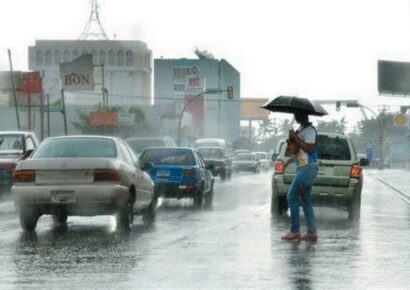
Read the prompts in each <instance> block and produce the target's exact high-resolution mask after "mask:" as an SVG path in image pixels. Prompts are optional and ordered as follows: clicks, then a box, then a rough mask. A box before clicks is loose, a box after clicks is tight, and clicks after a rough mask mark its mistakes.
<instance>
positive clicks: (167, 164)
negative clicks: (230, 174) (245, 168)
mask: <svg viewBox="0 0 410 290" xmlns="http://www.w3.org/2000/svg"><path fill="white" fill-rule="evenodd" d="M140 161H141V163H142V164H145V165H147V164H150V165H148V166H149V167H152V168H151V169H150V170H149V175H150V176H151V178H152V180H153V181H154V183H155V191H156V193H157V195H158V196H163V197H165V198H178V199H180V198H185V197H189V198H193V200H194V204H195V205H196V206H201V205H202V202H203V201H204V202H205V207H206V208H210V207H212V198H213V191H214V190H213V188H214V177H213V176H212V173H211V171H210V170H208V168H206V167H205V162H204V160H203V159H202V156H201V154H200V153H198V152H197V151H195V150H193V149H191V148H176V147H174V148H146V149H145V150H144V152H143V153H142V154H141V157H140Z"/></svg>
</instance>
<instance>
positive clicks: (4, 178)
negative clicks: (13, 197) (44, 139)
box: [0, 131, 38, 199]
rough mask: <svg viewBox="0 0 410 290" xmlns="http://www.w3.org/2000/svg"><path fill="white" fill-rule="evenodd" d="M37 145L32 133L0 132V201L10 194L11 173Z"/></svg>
mask: <svg viewBox="0 0 410 290" xmlns="http://www.w3.org/2000/svg"><path fill="white" fill-rule="evenodd" d="M37 145H38V140H37V138H36V135H35V134H34V133H33V132H22V131H2V132H0V199H3V198H5V197H6V196H7V195H8V194H10V192H11V186H12V173H13V170H14V168H15V167H16V165H17V163H18V162H19V161H20V160H22V159H23V158H24V157H25V156H27V155H28V154H29V153H30V152H31V151H32V150H34V148H36V147H37Z"/></svg>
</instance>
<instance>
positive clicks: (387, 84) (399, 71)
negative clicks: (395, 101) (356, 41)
mask: <svg viewBox="0 0 410 290" xmlns="http://www.w3.org/2000/svg"><path fill="white" fill-rule="evenodd" d="M377 69H378V83H377V84H378V91H379V94H391V95H410V63H408V62H397V61H387V60H379V61H378V63H377Z"/></svg>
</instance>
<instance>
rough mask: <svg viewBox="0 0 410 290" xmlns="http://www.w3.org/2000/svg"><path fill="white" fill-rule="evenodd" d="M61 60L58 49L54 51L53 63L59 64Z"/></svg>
mask: <svg viewBox="0 0 410 290" xmlns="http://www.w3.org/2000/svg"><path fill="white" fill-rule="evenodd" d="M60 62H61V53H60V50H59V49H56V50H55V51H54V64H56V65H59V64H60Z"/></svg>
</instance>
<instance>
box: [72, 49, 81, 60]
mask: <svg viewBox="0 0 410 290" xmlns="http://www.w3.org/2000/svg"><path fill="white" fill-rule="evenodd" d="M79 56H80V52H79V51H78V49H74V50H73V59H74V58H77V57H79Z"/></svg>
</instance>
